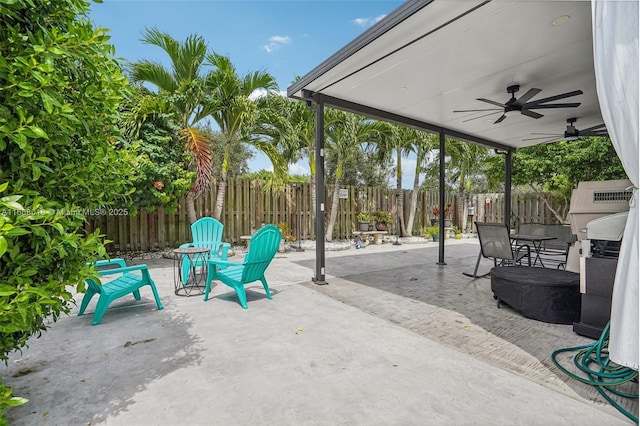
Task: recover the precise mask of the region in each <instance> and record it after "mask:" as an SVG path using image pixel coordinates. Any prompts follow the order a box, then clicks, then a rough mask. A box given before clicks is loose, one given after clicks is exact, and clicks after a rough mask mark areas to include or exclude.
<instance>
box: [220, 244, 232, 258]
mask: <svg viewBox="0 0 640 426" xmlns="http://www.w3.org/2000/svg"><path fill="white" fill-rule="evenodd" d="M230 248H231V244H229V243H222V245H221V247H220V250H221V253H220V259H222V260H227V257H228V255H229V249H230Z"/></svg>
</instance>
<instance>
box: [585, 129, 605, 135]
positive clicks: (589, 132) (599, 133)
mask: <svg viewBox="0 0 640 426" xmlns="http://www.w3.org/2000/svg"><path fill="white" fill-rule="evenodd" d="M580 136H609V133H608V132H607V131H606V130H598V131H594V130H592V131H589V130H580Z"/></svg>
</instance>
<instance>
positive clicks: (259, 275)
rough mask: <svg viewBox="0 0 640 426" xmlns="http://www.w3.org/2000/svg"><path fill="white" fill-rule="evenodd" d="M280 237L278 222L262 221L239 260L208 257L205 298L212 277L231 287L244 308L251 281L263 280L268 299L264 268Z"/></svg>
mask: <svg viewBox="0 0 640 426" xmlns="http://www.w3.org/2000/svg"><path fill="white" fill-rule="evenodd" d="M281 239H282V233H281V232H280V229H278V227H277V226H275V225H265V226H263V227H262V228H260V229H259V230H258V232H256V233H255V234H253V236H252V237H251V240H250V241H249V252H248V253H247V254H246V256H245V257H244V261H243V262H242V263H238V262H230V261H226V260H222V259H211V260H209V271H208V273H207V284H206V288H205V291H204V300H205V301H206V300H207V299H208V298H209V291H210V290H211V281H212V280H214V279H215V280H218V281H220V282H222V283H223V284H226V285H228V286H229V287H231V288H232V289H234V290H235V292H236V294H237V295H238V300H239V301H240V305H241V306H242V307H243V308H244V309H247V294H246V292H245V289H244V286H245V285H246V284H250V283H252V282H254V281H260V282H262V286H263V287H264V291H265V292H266V294H267V298H268V299H271V292H270V291H269V285H268V284H267V279H266V278H265V276H264V272H265V271H266V269H267V267H268V266H269V264H270V263H271V261H272V260H273V258H274V256H275V255H276V252H277V251H278V247H279V246H280V240H281ZM219 268H220V269H219Z"/></svg>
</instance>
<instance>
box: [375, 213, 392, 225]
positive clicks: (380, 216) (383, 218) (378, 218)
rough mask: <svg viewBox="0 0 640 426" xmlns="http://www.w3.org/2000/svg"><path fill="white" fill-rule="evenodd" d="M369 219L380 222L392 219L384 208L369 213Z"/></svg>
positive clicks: (387, 221) (388, 221) (389, 221)
mask: <svg viewBox="0 0 640 426" xmlns="http://www.w3.org/2000/svg"><path fill="white" fill-rule="evenodd" d="M371 219H373V220H374V222H380V223H391V221H392V220H393V219H392V218H391V214H390V213H389V212H387V211H385V210H378V211H375V212H373V213H371Z"/></svg>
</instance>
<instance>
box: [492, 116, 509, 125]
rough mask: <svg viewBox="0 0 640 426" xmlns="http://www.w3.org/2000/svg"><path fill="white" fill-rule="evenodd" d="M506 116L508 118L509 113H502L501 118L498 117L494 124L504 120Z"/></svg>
mask: <svg viewBox="0 0 640 426" xmlns="http://www.w3.org/2000/svg"><path fill="white" fill-rule="evenodd" d="M505 118H507V114H502V115H501V116H500V118H498V119H497V120H496V121H494V122H493V124H498V123H500V122H501V121H502V120H504V119H505Z"/></svg>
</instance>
